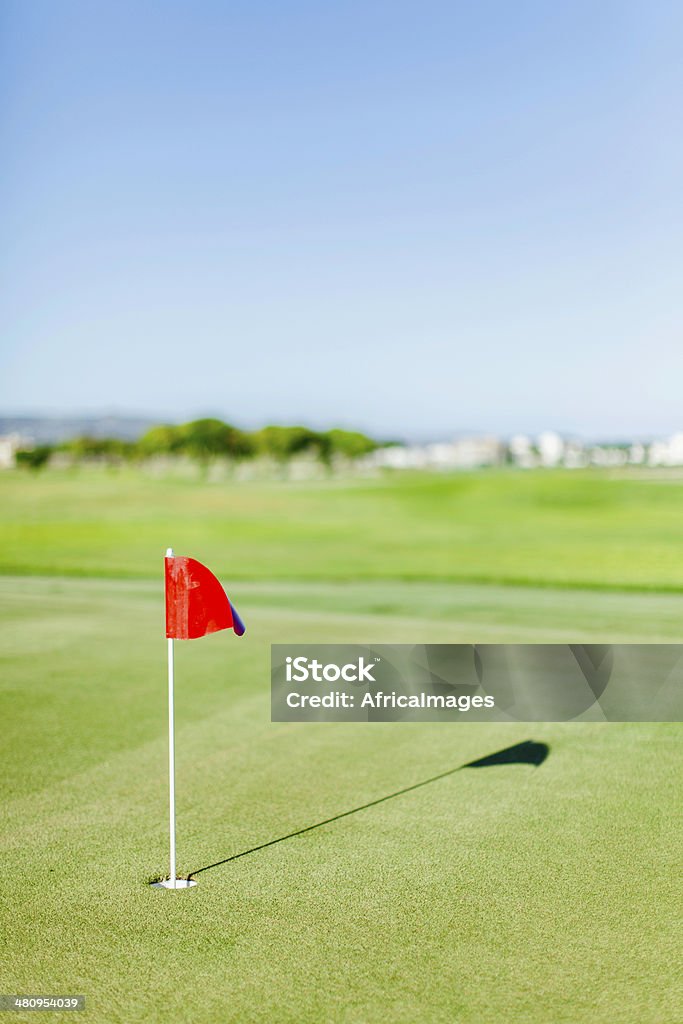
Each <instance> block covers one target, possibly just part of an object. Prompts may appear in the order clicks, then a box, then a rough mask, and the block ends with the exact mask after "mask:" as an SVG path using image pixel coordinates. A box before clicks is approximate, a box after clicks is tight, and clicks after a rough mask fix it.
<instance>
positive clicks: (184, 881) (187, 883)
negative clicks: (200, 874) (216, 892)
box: [150, 878, 197, 889]
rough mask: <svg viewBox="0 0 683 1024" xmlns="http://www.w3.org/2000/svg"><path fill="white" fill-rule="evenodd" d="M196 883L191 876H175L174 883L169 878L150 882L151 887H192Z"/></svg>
mask: <svg viewBox="0 0 683 1024" xmlns="http://www.w3.org/2000/svg"><path fill="white" fill-rule="evenodd" d="M196 884H197V883H196V882H195V880H194V879H193V878H176V880H175V883H174V882H172V881H171V879H170V878H165V879H164V881H163V882H150V888H152V889H192V888H193V886H195V885H196Z"/></svg>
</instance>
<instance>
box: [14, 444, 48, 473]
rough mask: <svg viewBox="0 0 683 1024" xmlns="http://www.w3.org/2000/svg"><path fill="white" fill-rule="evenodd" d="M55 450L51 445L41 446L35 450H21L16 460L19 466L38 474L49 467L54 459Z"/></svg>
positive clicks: (17, 453)
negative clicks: (52, 458) (40, 470)
mask: <svg viewBox="0 0 683 1024" xmlns="http://www.w3.org/2000/svg"><path fill="white" fill-rule="evenodd" d="M53 451H54V448H53V447H52V445H49V444H39V445H36V447H35V448H20V449H19V450H18V451H17V452H16V454H15V456H14V458H15V461H16V464H17V466H20V467H21V468H22V469H32V470H34V472H37V471H38V470H39V469H43V467H44V466H47V464H48V462H49V461H50V459H51V457H52V453H53Z"/></svg>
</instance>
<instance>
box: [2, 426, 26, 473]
mask: <svg viewBox="0 0 683 1024" xmlns="http://www.w3.org/2000/svg"><path fill="white" fill-rule="evenodd" d="M27 443H28V442H27V441H26V438H24V437H22V436H21V434H4V435H2V436H0V469H13V468H14V466H15V465H16V455H17V452H18V450H19V449H20V448H24V447H26V445H27Z"/></svg>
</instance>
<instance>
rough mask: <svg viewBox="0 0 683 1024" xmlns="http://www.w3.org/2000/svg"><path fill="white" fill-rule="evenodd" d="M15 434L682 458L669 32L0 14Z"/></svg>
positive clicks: (72, 10) (2, 396)
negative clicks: (202, 430) (186, 433)
mask: <svg viewBox="0 0 683 1024" xmlns="http://www.w3.org/2000/svg"><path fill="white" fill-rule="evenodd" d="M1 12H2V32H1V36H2V39H1V43H0V46H1V48H2V52H1V53H0V133H1V138H0V143H1V151H2V157H1V158H0V223H1V224H2V239H3V244H2V253H1V255H0V274H1V279H2V281H1V283H2V293H1V297H0V322H1V328H2V331H1V335H0V411H2V412H4V413H9V412H11V413H18V412H32V413H36V412H59V413H69V414H76V413H86V412H101V411H107V412H112V411H117V412H122V413H125V412H135V413H142V414H145V415H151V416H159V417H170V418H174V419H180V418H187V417H189V416H193V415H197V414H209V413H211V414H218V415H221V416H224V417H226V418H228V419H230V420H232V421H234V422H236V423H238V424H240V425H244V426H254V425H257V424H260V423H263V422H268V421H280V422H283V421H306V422H309V423H312V424H314V425H320V426H322V425H333V424H342V425H356V426H359V427H361V428H366V429H369V430H371V431H374V432H376V433H380V434H383V435H386V436H406V437H411V436H412V437H426V436H434V437H442V436H449V435H451V434H453V433H455V432H458V431H461V430H477V431H479V430H491V431H496V432H501V433H510V432H513V431H518V430H528V431H537V430H540V429H543V428H555V429H558V430H562V431H568V432H578V433H580V434H583V435H586V436H596V435H599V436H610V437H614V436H625V435H633V434H646V435H650V434H656V433H665V432H669V431H672V430H674V429H683V401H682V400H681V378H682V371H683V337H682V333H681V325H682V321H683V317H682V315H681V303H682V296H683V289H682V282H683V277H682V271H683V258H682V251H683V248H682V247H683V223H682V222H683V216H682V215H683V198H682V196H683V189H682V183H683V133H682V132H681V99H682V89H681V87H682V85H683V70H682V64H681V57H680V52H681V30H682V29H683V5H681V4H680V3H678V2H673V3H658V2H656V0H655V2H651V0H642V2H637V3H633V2H629V0H614V2H610V0H600V2H597V3H596V2H595V0H589V2H583V0H572V2H571V3H556V2H552V0H545V2H525V0H519V2H515V3H510V2H508V0H501V2H488V0H469V2H467V3H465V2H458V0H447V2H434V0H414V2H402V0H383V2H377V0H361V2H356V0H339V2H334V0H311V2H291V0H270V2H268V3H265V2H261V0H232V2H231V0H224V2H221V3H218V2H213V0H184V2H182V3H180V2H174V0H164V2H161V0H159V2H146V0H116V2H113V0H112V2H106V0H98V2H97V3H92V2H91V0H83V2H74V0H60V2H59V3H55V2H53V0H40V2H39V0H3V2H2V5H1Z"/></svg>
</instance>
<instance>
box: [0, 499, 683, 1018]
mask: <svg viewBox="0 0 683 1024" xmlns="http://www.w3.org/2000/svg"><path fill="white" fill-rule="evenodd" d="M45 512H46V510H45V509H42V511H41V514H45ZM52 543H54V541H53V542H52ZM86 547H87V545H86ZM196 553H197V554H199V552H196ZM98 557H99V556H98ZM78 564H79V565H82V562H79V563H78ZM411 588H414V589H411ZM231 596H232V597H233V598H234V600H235V603H236V604H237V606H238V608H239V609H240V611H241V612H242V613H243V615H244V618H245V621H246V622H247V626H248V634H247V636H246V637H245V638H244V640H237V639H236V638H234V637H233V636H232V635H231V634H217V635H215V636H212V637H208V638H206V639H204V640H201V641H197V642H193V643H188V644H178V645H176V647H177V663H176V664H177V725H178V728H177V779H178V854H179V867H180V869H181V870H182V871H184V872H185V873H190V872H194V873H195V876H196V878H197V880H198V882H199V884H198V886H197V887H196V888H195V889H192V890H189V891H187V892H182V893H168V892H163V891H158V890H153V889H150V888H149V887H148V886H147V884H146V883H147V881H148V880H149V878H150V877H152V876H154V875H157V874H160V873H162V872H163V871H164V870H165V869H166V855H167V851H166V831H165V829H166V800H167V794H166V777H165V766H166V735H165V728H166V720H165V715H166V707H165V660H164V659H165V645H164V640H163V624H162V594H161V590H160V583H159V581H154V582H148V581H145V580H141V581H135V580H126V581H120V580H103V579H62V578H58V577H55V578H28V577H25V578H9V577H6V578H3V579H0V614H1V615H2V621H3V626H4V628H3V630H2V635H1V637H0V658H1V665H0V708H1V710H2V721H3V744H2V766H1V767H2V777H3V784H4V793H5V796H4V798H3V808H2V810H3V813H2V824H1V826H0V828H1V832H0V850H1V852H2V863H3V887H2V901H3V909H2V930H3V934H4V936H5V949H4V953H3V957H2V962H1V964H0V972H1V974H2V977H1V979H0V989H1V990H2V991H5V992H20V993H32V994H37V993H41V994H44V993H49V992H53V993H59V994H69V993H73V994H85V996H86V999H87V1006H88V1011H87V1016H86V1017H85V1018H84V1019H87V1020H92V1021H97V1022H100V1021H101V1022H107V1024H112V1022H113V1024H117V1022H119V1021H120V1022H126V1024H128V1022H132V1024H135V1022H143V1021H144V1022H156V1021H158V1022H168V1021H180V1020H188V1021H193V1022H201V1024H204V1022H214V1021H215V1022H216V1024H219V1022H220V1024H226V1022H228V1024H231V1022H235V1024H237V1022H239V1024H245V1022H246V1024H250V1022H271V1021H283V1022H292V1024H294V1022H297V1024H301V1022H309V1021H310V1022H311V1024H313V1022H315V1024H319V1022H321V1021H335V1022H336V1021H342V1022H348V1024H372V1022H378V1024H379V1022H387V1024H389V1022H390V1024H397V1022H406V1024H407V1022H410V1024H413V1022H415V1021H425V1022H429V1024H433V1022H434V1024H436V1022H444V1024H453V1022H454V1021H457V1022H459V1024H461V1022H462V1024H481V1022H483V1021H489V1020H495V1019H498V1020H502V1021H505V1022H506V1024H517V1022H520V1024H521V1022H538V1021H539V1020H541V1021H552V1022H554V1024H562V1022H567V1024H570V1022H571V1024H584V1022H585V1024H601V1022H605V1024H614V1022H615V1021H619V1022H620V1024H629V1022H633V1024H648V1022H651V1024H655V1022H662V1024H664V1022H666V1024H669V1022H672V1021H674V1020H675V1019H676V1014H677V1008H678V1007H679V1006H680V992H679V993H677V992H676V991H675V989H674V974H673V967H672V965H673V964H674V963H675V962H676V952H677V927H678V913H677V904H676V900H675V895H676V879H677V877H678V874H677V868H678V867H679V865H677V863H676V857H677V850H678V839H679V835H678V831H679V827H678V824H677V822H678V805H679V796H680V793H679V774H680V740H681V732H680V727H679V726H676V725H657V724H647V725H641V724H628V725H615V724H612V725H585V724H584V725H577V724H559V725H558V724H553V725H534V726H529V725H524V724H515V725H465V724H462V725H461V724H451V725H446V724H444V725H434V724H430V725H417V724H390V725H378V724H375V725H367V724H363V725H357V726H353V725H332V724H313V725H302V724H271V723H270V722H269V692H268V663H269V645H270V643H271V642H277V641H280V642H284V641H290V640H293V639H295V640H301V641H311V642H313V641H324V640H329V641H339V640H347V641H351V640H358V641H370V640H372V641H376V642H381V641H385V642H392V641H401V640H403V641H406V640H408V641H411V642H412V641H415V642H419V641H429V640H434V641H457V640H472V639H480V640H483V639H499V640H524V641H526V642H533V641H534V640H545V641H548V640H552V639H556V640H564V639H566V638H568V637H571V638H573V639H576V640H589V639H595V640H602V641H604V640H617V639H625V638H630V639H633V640H648V639H658V640H665V639H669V640H678V639H679V635H680V634H679V629H680V621H681V619H680V603H681V598H680V597H679V596H677V595H667V594H649V595H643V594H621V593H600V592H599V591H559V590H552V589H542V590H538V589H534V588H531V587H527V588H521V589H515V588H505V587H484V586H481V587H477V586H474V585H467V586H449V585H446V584H438V583H435V584H430V583H420V584H410V585H409V584H402V585H397V584H396V583H378V582H369V583H367V584H361V583H355V584H348V585H347V589H344V588H341V589H340V587H339V585H336V584H327V583H325V582H324V581H318V582H317V583H315V584H314V585H313V584H308V585H306V584H295V583H291V582H284V581H281V582H279V583H269V582H268V581H265V580H264V581H261V582H259V583H258V584H249V585H246V584H240V585H238V586H235V587H234V588H233V592H232V593H231ZM526 739H534V740H537V741H540V742H545V743H547V744H548V745H549V747H550V751H549V755H548V757H547V759H546V761H545V762H544V763H543V764H542V765H541V766H540V767H539V768H533V767H530V766H527V765H515V764H513V765H500V766H496V767H488V768H482V769H476V770H474V769H465V770H463V771H457V772H454V773H453V774H452V775H450V776H448V777H446V778H443V779H440V780H438V781H436V782H433V783H430V784H428V785H425V786H422V787H420V788H419V789H416V790H414V791H413V792H410V793H406V794H403V795H399V796H396V797H395V798H391V799H388V800H385V801H384V802H382V803H381V804H378V805H376V806H373V807H370V808H367V809H365V810H360V811H359V812H358V813H355V814H350V815H348V816H347V817H345V818H343V819H341V820H339V821H336V822H332V823H330V824H328V825H324V826H322V827H320V828H317V829H313V830H312V831H309V832H307V833H305V834H303V835H300V836H297V837H294V838H291V839H288V840H286V841H284V842H281V843H276V844H274V845H272V846H269V847H267V848H266V849H263V850H260V851H258V852H255V853H253V854H249V855H247V856H243V857H240V858H239V859H236V860H229V858H232V857H234V856H235V855H236V854H239V853H241V852H243V851H245V850H248V849H250V848H251V847H254V846H257V845H260V844H262V843H266V842H269V841H271V840H273V839H276V838H278V837H280V836H283V835H286V834H288V833H290V832H295V831H297V830H299V829H302V828H304V827H306V826H309V825H312V824H315V823H316V822H319V821H322V820H324V819H326V818H329V817H331V816H333V815H335V814H337V813H339V812H342V811H346V810H350V809H353V808H355V807H359V806H360V805H362V804H364V803H367V802H369V801H371V800H375V799H378V798H380V797H385V796H391V794H393V793H395V792H396V791H397V790H400V789H402V788H404V787H406V786H410V785H413V784H415V783H417V782H420V781H423V780H425V779H428V778H430V777H431V776H433V775H437V774H439V773H442V772H444V771H446V770H447V769H449V768H451V767H453V768H455V767H457V766H458V765H461V764H464V763H465V762H467V761H471V760H473V759H475V758H479V757H482V756H484V755H486V754H490V753H493V752H495V751H497V750H500V749H501V748H503V747H506V746H509V745H510V744H512V743H517V742H520V741H522V740H526ZM218 862H224V863H218ZM211 865H215V866H213V867H211ZM23 1017H24V1018H25V1019H26V1020H30V1021H40V1020H41V1019H43V1017H44V1018H45V1019H46V1020H47V1019H53V1018H52V1017H49V1016H48V1015H47V1014H45V1015H42V1014H40V1013H33V1012H32V1013H30V1014H25V1015H23ZM13 1019H17V1020H20V1019H22V1015H20V1014H17V1015H16V1017H14V1018H13Z"/></svg>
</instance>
